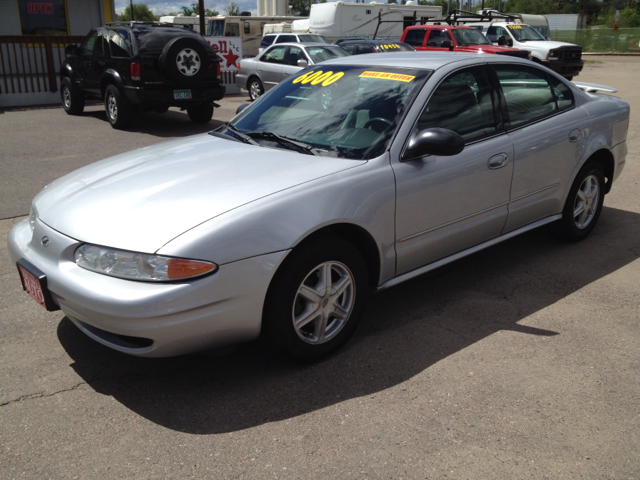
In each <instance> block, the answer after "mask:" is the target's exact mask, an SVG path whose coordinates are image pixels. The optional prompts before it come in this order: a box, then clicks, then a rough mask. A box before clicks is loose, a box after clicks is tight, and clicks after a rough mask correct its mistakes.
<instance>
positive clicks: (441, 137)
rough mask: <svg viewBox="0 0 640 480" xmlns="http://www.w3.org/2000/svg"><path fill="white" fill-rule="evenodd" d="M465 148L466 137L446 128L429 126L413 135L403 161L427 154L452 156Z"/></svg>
mask: <svg viewBox="0 0 640 480" xmlns="http://www.w3.org/2000/svg"><path fill="white" fill-rule="evenodd" d="M462 150H464V138H462V137H461V136H460V135H458V134H457V133H456V132H454V131H453V130H449V129H446V128H427V129H426V130H418V131H416V132H414V133H413V134H412V135H411V138H410V139H409V145H408V146H407V149H406V150H405V151H404V155H403V156H402V161H403V162H408V161H410V160H415V159H416V158H420V157H424V156H425V155H439V156H442V157H450V156H452V155H457V154H458V153H460V152H461V151H462Z"/></svg>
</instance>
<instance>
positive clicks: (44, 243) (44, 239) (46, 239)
mask: <svg viewBox="0 0 640 480" xmlns="http://www.w3.org/2000/svg"><path fill="white" fill-rule="evenodd" d="M49 242H50V240H49V237H47V236H44V237H42V240H41V241H40V243H42V246H43V247H48V246H49Z"/></svg>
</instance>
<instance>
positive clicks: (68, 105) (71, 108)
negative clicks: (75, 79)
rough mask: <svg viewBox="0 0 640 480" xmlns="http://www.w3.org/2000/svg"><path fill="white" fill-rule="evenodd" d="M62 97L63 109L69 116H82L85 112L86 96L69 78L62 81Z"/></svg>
mask: <svg viewBox="0 0 640 480" xmlns="http://www.w3.org/2000/svg"><path fill="white" fill-rule="evenodd" d="M60 96H61V97H62V107H63V108H64V111H65V112H67V113H68V114H69V115H80V114H81V113H82V112H83V111H84V95H83V94H82V91H81V90H80V89H78V88H77V87H75V86H74V85H73V83H71V80H70V79H69V77H64V78H63V79H62V80H61V81H60Z"/></svg>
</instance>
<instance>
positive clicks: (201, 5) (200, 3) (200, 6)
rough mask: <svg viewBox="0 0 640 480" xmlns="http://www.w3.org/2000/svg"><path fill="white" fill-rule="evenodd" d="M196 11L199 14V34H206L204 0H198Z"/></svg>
mask: <svg viewBox="0 0 640 480" xmlns="http://www.w3.org/2000/svg"><path fill="white" fill-rule="evenodd" d="M198 13H199V14H200V35H203V36H204V35H206V34H207V32H206V31H205V29H204V0H198Z"/></svg>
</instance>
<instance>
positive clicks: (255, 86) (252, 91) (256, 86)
mask: <svg viewBox="0 0 640 480" xmlns="http://www.w3.org/2000/svg"><path fill="white" fill-rule="evenodd" d="M247 90H249V98H250V99H251V100H257V99H258V97H259V96H260V95H262V94H263V93H264V87H263V86H262V82H261V81H260V79H259V78H256V77H253V78H251V79H250V80H249V84H248V85H247Z"/></svg>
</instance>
